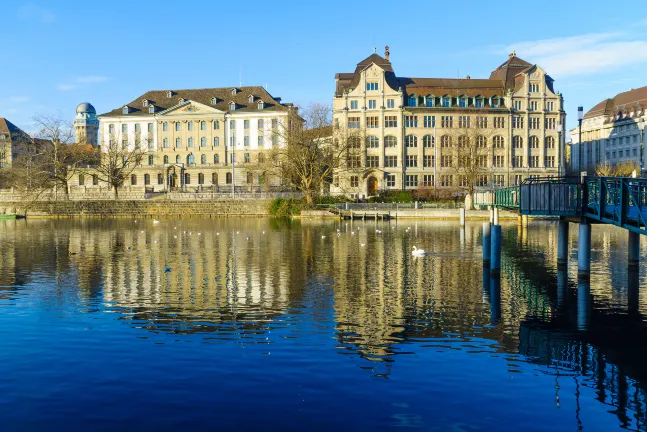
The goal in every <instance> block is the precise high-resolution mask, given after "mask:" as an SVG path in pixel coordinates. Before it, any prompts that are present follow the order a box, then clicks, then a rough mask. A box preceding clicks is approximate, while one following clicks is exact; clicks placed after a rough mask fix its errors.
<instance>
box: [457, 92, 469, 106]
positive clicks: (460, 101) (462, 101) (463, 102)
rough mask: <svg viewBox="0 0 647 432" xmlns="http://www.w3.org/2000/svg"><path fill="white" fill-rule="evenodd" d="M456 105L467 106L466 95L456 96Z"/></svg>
mask: <svg viewBox="0 0 647 432" xmlns="http://www.w3.org/2000/svg"><path fill="white" fill-rule="evenodd" d="M458 106H459V107H461V108H466V107H467V96H465V95H461V96H459V97H458Z"/></svg>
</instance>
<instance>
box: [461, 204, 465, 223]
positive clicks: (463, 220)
mask: <svg viewBox="0 0 647 432" xmlns="http://www.w3.org/2000/svg"><path fill="white" fill-rule="evenodd" d="M461 226H462V227H464V226H465V209H464V208H462V209H461Z"/></svg>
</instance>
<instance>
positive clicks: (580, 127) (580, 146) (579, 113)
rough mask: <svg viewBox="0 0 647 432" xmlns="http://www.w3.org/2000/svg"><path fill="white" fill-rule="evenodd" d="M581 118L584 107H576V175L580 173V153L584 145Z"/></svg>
mask: <svg viewBox="0 0 647 432" xmlns="http://www.w3.org/2000/svg"><path fill="white" fill-rule="evenodd" d="M582 120H584V107H581V106H580V107H577V123H578V124H579V129H580V130H579V138H578V140H577V143H578V144H579V145H578V152H577V160H578V162H577V170H578V171H579V173H578V175H580V176H581V175H582V153H583V147H584V145H583V144H582Z"/></svg>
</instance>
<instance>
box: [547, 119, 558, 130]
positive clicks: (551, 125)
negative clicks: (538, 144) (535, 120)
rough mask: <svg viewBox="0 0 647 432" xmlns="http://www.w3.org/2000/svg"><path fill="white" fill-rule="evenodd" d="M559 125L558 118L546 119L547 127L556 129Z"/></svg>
mask: <svg viewBox="0 0 647 432" xmlns="http://www.w3.org/2000/svg"><path fill="white" fill-rule="evenodd" d="M556 127H557V119H554V118H547V119H546V129H555V128H556Z"/></svg>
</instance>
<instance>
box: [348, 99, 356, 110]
mask: <svg viewBox="0 0 647 432" xmlns="http://www.w3.org/2000/svg"><path fill="white" fill-rule="evenodd" d="M350 109H352V110H356V109H357V101H356V100H352V101H350Z"/></svg>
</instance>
